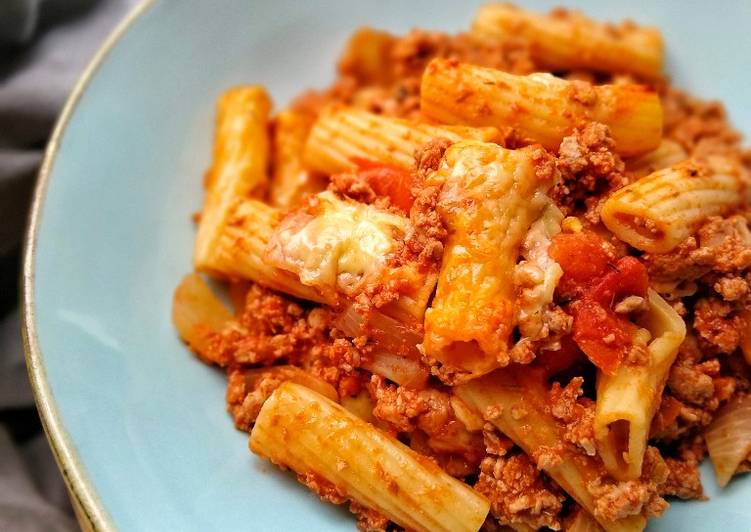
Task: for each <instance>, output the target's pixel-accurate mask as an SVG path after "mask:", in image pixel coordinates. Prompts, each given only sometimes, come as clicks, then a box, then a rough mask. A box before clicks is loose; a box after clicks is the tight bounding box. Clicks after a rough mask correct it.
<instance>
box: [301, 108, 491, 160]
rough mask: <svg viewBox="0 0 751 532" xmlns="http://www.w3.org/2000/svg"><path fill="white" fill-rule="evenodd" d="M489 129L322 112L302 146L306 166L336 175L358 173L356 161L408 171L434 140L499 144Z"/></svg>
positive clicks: (359, 112)
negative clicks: (338, 173)
mask: <svg viewBox="0 0 751 532" xmlns="http://www.w3.org/2000/svg"><path fill="white" fill-rule="evenodd" d="M498 136H499V133H498V130H496V129H495V128H492V127H484V128H473V127H465V126H458V127H457V126H435V125H432V124H421V123H415V122H410V121H407V120H401V119H398V118H390V117H385V116H381V115H377V114H374V113H369V112H367V111H363V110H360V109H355V108H351V107H344V108H343V107H333V108H330V109H327V110H324V111H323V113H322V114H321V116H319V117H318V120H317V121H316V123H315V124H314V125H313V129H312V131H311V132H310V136H309V137H308V141H307V144H306V145H305V153H304V157H305V163H306V164H307V165H308V166H309V167H310V168H313V169H315V170H317V171H319V172H323V173H326V174H335V173H337V172H347V171H352V170H356V169H357V162H358V160H364V161H375V162H378V163H384V164H388V165H393V166H398V167H403V168H411V167H412V165H413V164H414V152H415V150H416V149H418V148H419V147H420V146H422V145H423V144H425V143H426V142H428V141H429V140H431V139H434V138H446V139H448V140H451V141H454V142H456V141H459V140H462V139H475V140H485V141H492V140H498Z"/></svg>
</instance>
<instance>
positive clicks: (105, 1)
mask: <svg viewBox="0 0 751 532" xmlns="http://www.w3.org/2000/svg"><path fill="white" fill-rule="evenodd" d="M136 3H137V0H0V530H2V531H6V530H7V531H13V532H15V531H19V532H35V531H51V532H67V531H73V530H76V529H77V526H76V523H75V519H74V518H73V515H72V510H71V507H70V503H69V502H68V498H67V495H66V491H65V487H64V484H63V481H62V478H61V477H60V474H59V472H58V470H57V467H56V466H55V461H54V458H53V457H52V453H51V452H50V450H49V447H48V445H47V442H46V440H45V438H44V435H43V434H42V432H41V424H40V422H39V419H38V416H37V414H36V410H35V408H34V401H33V397H32V395H31V389H30V386H29V383H28V380H27V376H26V368H25V363H24V355H23V348H22V346H21V338H20V322H19V317H18V308H17V304H18V289H17V280H18V277H19V271H20V255H21V245H22V238H23V231H24V226H25V224H26V216H27V212H28V206H29V201H30V198H31V192H32V190H33V186H34V181H35V177H36V172H37V170H38V167H39V163H40V161H41V158H42V153H43V150H44V146H45V144H46V142H47V139H48V137H49V135H50V132H51V129H52V126H53V125H54V123H55V120H56V118H57V115H58V114H59V112H60V110H61V108H62V106H63V104H64V103H65V99H66V98H67V96H68V94H69V93H70V91H71V89H72V88H73V85H74V83H75V81H76V80H77V79H78V77H79V76H80V74H81V72H82V71H83V69H84V68H85V66H86V64H87V63H88V62H89V60H90V59H91V57H92V56H93V54H94V52H95V51H96V49H97V48H98V47H99V45H100V44H101V42H102V41H103V40H104V39H105V37H106V36H107V35H108V34H109V32H110V31H111V30H112V28H113V27H114V26H115V25H116V24H117V22H118V21H119V20H120V19H121V18H122V17H123V16H124V15H125V13H126V12H127V11H128V10H129V9H130V8H131V7H132V6H133V5H134V4H136Z"/></svg>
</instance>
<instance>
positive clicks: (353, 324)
mask: <svg viewBox="0 0 751 532" xmlns="http://www.w3.org/2000/svg"><path fill="white" fill-rule="evenodd" d="M334 325H335V326H336V327H337V328H338V329H339V330H341V331H342V332H343V333H344V334H346V335H347V336H349V337H352V338H354V337H357V336H367V337H368V338H370V340H371V341H372V342H373V343H374V344H375V346H376V348H377V349H378V350H379V351H386V352H389V353H392V354H394V355H400V356H403V357H407V358H411V359H414V360H419V359H420V352H419V351H418V350H417V344H419V343H420V342H422V332H421V331H419V330H417V329H416V328H414V327H409V326H407V325H405V324H403V323H401V322H400V321H398V320H395V319H394V318H391V317H389V316H386V315H385V314H382V313H380V312H378V311H377V310H374V311H371V312H369V313H368V317H367V320H366V319H365V317H364V316H363V315H362V314H361V313H359V312H358V311H357V310H356V308H355V305H353V304H350V305H348V306H347V307H345V308H344V310H343V311H342V312H341V313H340V314H339V315H338V316H337V318H336V319H335V320H334Z"/></svg>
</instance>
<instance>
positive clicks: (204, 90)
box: [24, 0, 751, 531]
mask: <svg viewBox="0 0 751 532" xmlns="http://www.w3.org/2000/svg"><path fill="white" fill-rule="evenodd" d="M473 3H474V2H451V1H448V0H446V1H437V0H417V1H414V0H413V1H411V2H400V1H396V0H389V1H383V0H382V1H380V2H364V1H363V2H359V1H358V2H354V1H352V0H328V1H322V2H318V3H317V5H312V4H311V3H307V2H296V1H294V0H275V1H274V2H259V1H249V0H224V1H222V2H207V1H205V0H182V1H167V0H164V1H154V2H146V3H145V4H144V5H142V6H141V7H140V8H138V9H137V10H136V12H134V14H133V15H132V16H131V17H130V18H129V19H128V20H127V21H126V22H125V23H124V24H123V25H122V26H121V27H120V28H119V29H118V30H117V31H116V32H115V34H114V35H113V37H112V38H110V40H109V42H108V43H107V44H106V45H105V47H104V48H103V50H102V51H101V52H100V53H99V55H98V56H97V58H96V59H95V61H94V63H93V64H92V66H91V67H90V68H89V70H88V72H87V73H86V75H85V76H84V77H83V79H82V80H81V82H80V84H79V86H78V88H77V89H76V91H75V94H74V95H73V96H72V98H71V100H70V101H69V102H68V105H67V107H66V110H65V113H64V115H63V117H62V119H61V121H60V123H59V124H58V128H57V130H56V133H55V137H54V140H53V142H52V143H51V144H50V148H49V150H48V153H47V158H46V160H45V163H44V168H43V170H42V174H41V180H40V184H39V188H38V190H37V193H36V200H35V206H34V210H33V217H32V223H31V227H30V231H29V236H28V245H27V252H26V263H25V270H24V288H25V320H26V327H25V331H26V339H27V343H28V363H29V369H30V374H31V379H32V382H33V384H34V387H35V390H36V394H37V400H38V404H39V408H40V411H41V413H42V417H43V420H44V423H45V426H46V428H47V431H48V434H49V436H50V439H51V442H52V445H53V447H54V450H55V453H56V455H57V457H58V459H59V462H60V465H61V468H62V469H63V471H64V474H65V476H66V479H67V481H68V482H69V485H70V487H71V490H72V492H73V493H74V495H75V498H76V500H77V502H78V503H80V506H81V508H82V509H83V512H84V514H85V517H86V518H87V519H88V520H90V522H91V524H92V525H93V527H94V528H95V529H99V530H112V529H115V528H119V529H122V530H184V531H188V530H223V531H231V530H249V529H255V530H308V531H315V530H347V531H351V530H353V529H354V522H353V520H352V519H351V518H350V517H349V515H348V514H347V513H346V512H345V511H343V510H341V509H338V508H335V507H333V506H331V505H326V504H322V503H320V502H319V501H318V500H317V499H316V497H315V496H313V495H311V494H310V493H308V491H307V490H305V489H304V488H302V487H301V486H298V485H297V484H296V482H295V481H294V480H293V479H292V478H291V476H290V475H287V474H283V473H279V472H277V471H276V470H275V469H274V468H272V467H271V466H269V465H267V464H266V463H264V462H262V461H261V460H259V459H257V458H256V457H255V456H253V455H251V454H250V453H249V452H248V450H247V436H246V435H245V434H243V433H240V432H237V431H236V430H235V429H234V428H233V426H232V423H231V421H230V419H229V418H228V416H227V415H226V414H225V404H224V389H225V378H224V375H223V374H222V373H220V372H218V371H215V370H212V369H210V368H208V367H206V366H204V365H203V364H201V363H200V362H198V361H197V360H196V359H195V358H194V357H192V356H191V355H189V354H188V352H187V351H186V349H185V348H184V347H183V345H182V344H181V343H180V342H179V341H178V339H177V337H176V335H175V331H174V330H173V328H172V325H171V323H170V318H169V317H170V303H171V297H172V291H173V289H174V287H175V285H176V283H177V282H178V281H179V279H180V278H181V276H182V275H183V274H185V273H186V272H187V271H189V270H190V255H191V247H192V242H193V236H194V232H193V225H192V224H191V222H190V215H191V213H192V212H194V211H196V210H197V209H198V208H199V206H200V204H201V190H200V185H199V184H200V181H201V175H202V172H203V170H204V169H205V168H206V166H207V163H208V155H209V153H210V140H211V131H212V119H213V117H212V115H213V109H214V102H215V99H216V97H217V95H218V94H219V92H220V91H221V90H222V89H224V88H226V87H229V86H231V85H233V84H238V83H262V84H264V85H266V86H268V87H269V89H270V91H271V93H272V94H273V95H274V98H275V100H276V103H277V105H280V104H284V103H285V102H287V101H288V100H289V99H290V98H291V97H292V96H293V95H294V94H296V93H298V92H300V91H301V90H302V89H304V88H306V87H311V86H313V87H322V86H325V85H326V83H327V82H329V81H330V80H331V79H332V77H333V71H334V61H335V59H336V57H337V53H338V51H339V50H340V48H341V47H342V45H343V43H344V42H345V39H346V37H347V35H348V34H349V33H350V32H351V31H352V30H353V29H354V28H356V27H357V26H358V25H361V24H370V25H373V26H376V27H382V28H386V29H389V30H393V31H396V32H401V31H406V30H408V29H409V28H411V27H414V26H420V27H424V28H441V29H446V30H460V29H462V28H466V27H467V26H468V24H469V21H470V19H471V16H472V13H473V11H474V8H475V6H473V5H468V4H473ZM570 4H571V5H572V6H576V7H581V8H583V9H585V10H586V11H587V12H588V13H590V14H591V15H592V16H595V17H598V18H602V19H612V20H618V19H621V18H624V17H633V18H635V19H638V20H639V21H640V22H644V23H650V24H655V25H658V26H660V27H661V28H662V29H663V32H664V36H665V38H666V42H667V46H668V51H669V53H668V57H669V70H670V72H671V73H673V75H674V79H675V81H676V82H677V83H678V84H679V85H681V86H683V87H686V88H689V89H691V90H692V91H694V92H696V93H698V94H700V95H702V96H705V97H712V98H719V99H721V100H723V101H724V102H725V103H726V105H727V107H728V109H729V111H730V113H731V115H732V117H733V119H734V121H735V124H736V125H737V126H739V127H740V128H741V129H743V130H745V131H751V106H750V105H748V103H747V92H748V91H747V87H748V85H749V81H751V77H750V76H751V74H749V71H748V69H747V68H746V66H747V65H746V63H747V62H748V58H749V57H751V32H749V31H748V22H749V21H751V3H748V2H704V1H685V0H684V1H680V0H675V1H670V2H668V1H665V2H650V3H646V2H644V3H643V4H644V5H642V6H637V5H636V4H637V3H635V2H624V3H618V4H617V5H616V4H613V5H609V4H608V5H606V3H603V2H598V1H596V0H592V1H588V2H587V1H578V2H571V3H570ZM525 5H528V6H529V7H532V8H537V9H548V8H550V7H552V5H553V3H552V2H547V1H542V0H541V1H535V2H525ZM703 479H704V484H705V487H706V488H707V491H708V494H709V495H710V496H711V500H710V501H709V502H699V503H675V504H673V505H672V507H671V509H670V510H669V511H668V512H667V514H666V515H665V516H664V517H663V518H662V519H660V520H659V521H656V522H654V523H653V524H652V525H651V527H650V530H703V531H707V530H718V531H719V530H740V529H748V527H749V522H751V508H749V503H748V501H749V500H751V481H750V480H749V479H741V480H736V481H735V482H733V483H732V484H731V485H730V487H729V488H728V489H727V490H725V491H724V492H723V493H722V494H719V493H718V492H717V490H716V489H715V481H714V476H713V474H712V473H711V471H710V468H708V467H705V468H704V469H703Z"/></svg>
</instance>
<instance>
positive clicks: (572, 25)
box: [472, 4, 663, 78]
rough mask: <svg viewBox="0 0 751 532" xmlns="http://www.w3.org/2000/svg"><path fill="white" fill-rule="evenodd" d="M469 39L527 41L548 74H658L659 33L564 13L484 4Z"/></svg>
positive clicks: (534, 55) (661, 48) (648, 29)
mask: <svg viewBox="0 0 751 532" xmlns="http://www.w3.org/2000/svg"><path fill="white" fill-rule="evenodd" d="M472 34H473V35H475V36H477V37H478V38H479V39H481V40H484V41H491V42H493V41H499V40H507V41H513V40H514V39H520V38H521V39H523V40H525V41H528V42H529V43H530V53H531V55H532V57H533V58H534V59H535V60H536V61H538V62H539V63H540V64H541V65H542V66H544V67H546V68H547V69H550V70H552V71H557V70H578V69H582V70H595V71H607V72H626V73H634V74H637V75H641V76H644V77H645V78H660V77H661V76H662V75H663V72H662V62H663V45H662V36H661V35H660V32H659V30H657V29H656V28H650V27H644V26H636V25H635V24H633V23H629V22H626V23H624V24H621V25H619V26H616V25H614V24H607V23H601V22H596V21H594V20H592V19H590V18H587V17H586V16H584V15H583V14H581V13H578V12H573V11H566V10H563V9H558V10H554V11H552V12H551V13H549V14H547V15H540V14H537V13H532V12H530V11H525V10H524V9H520V8H518V7H516V6H513V5H510V4H487V5H485V6H482V7H481V8H480V9H479V10H478V11H477V15H476V16H475V19H474V21H473V22H472Z"/></svg>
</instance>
